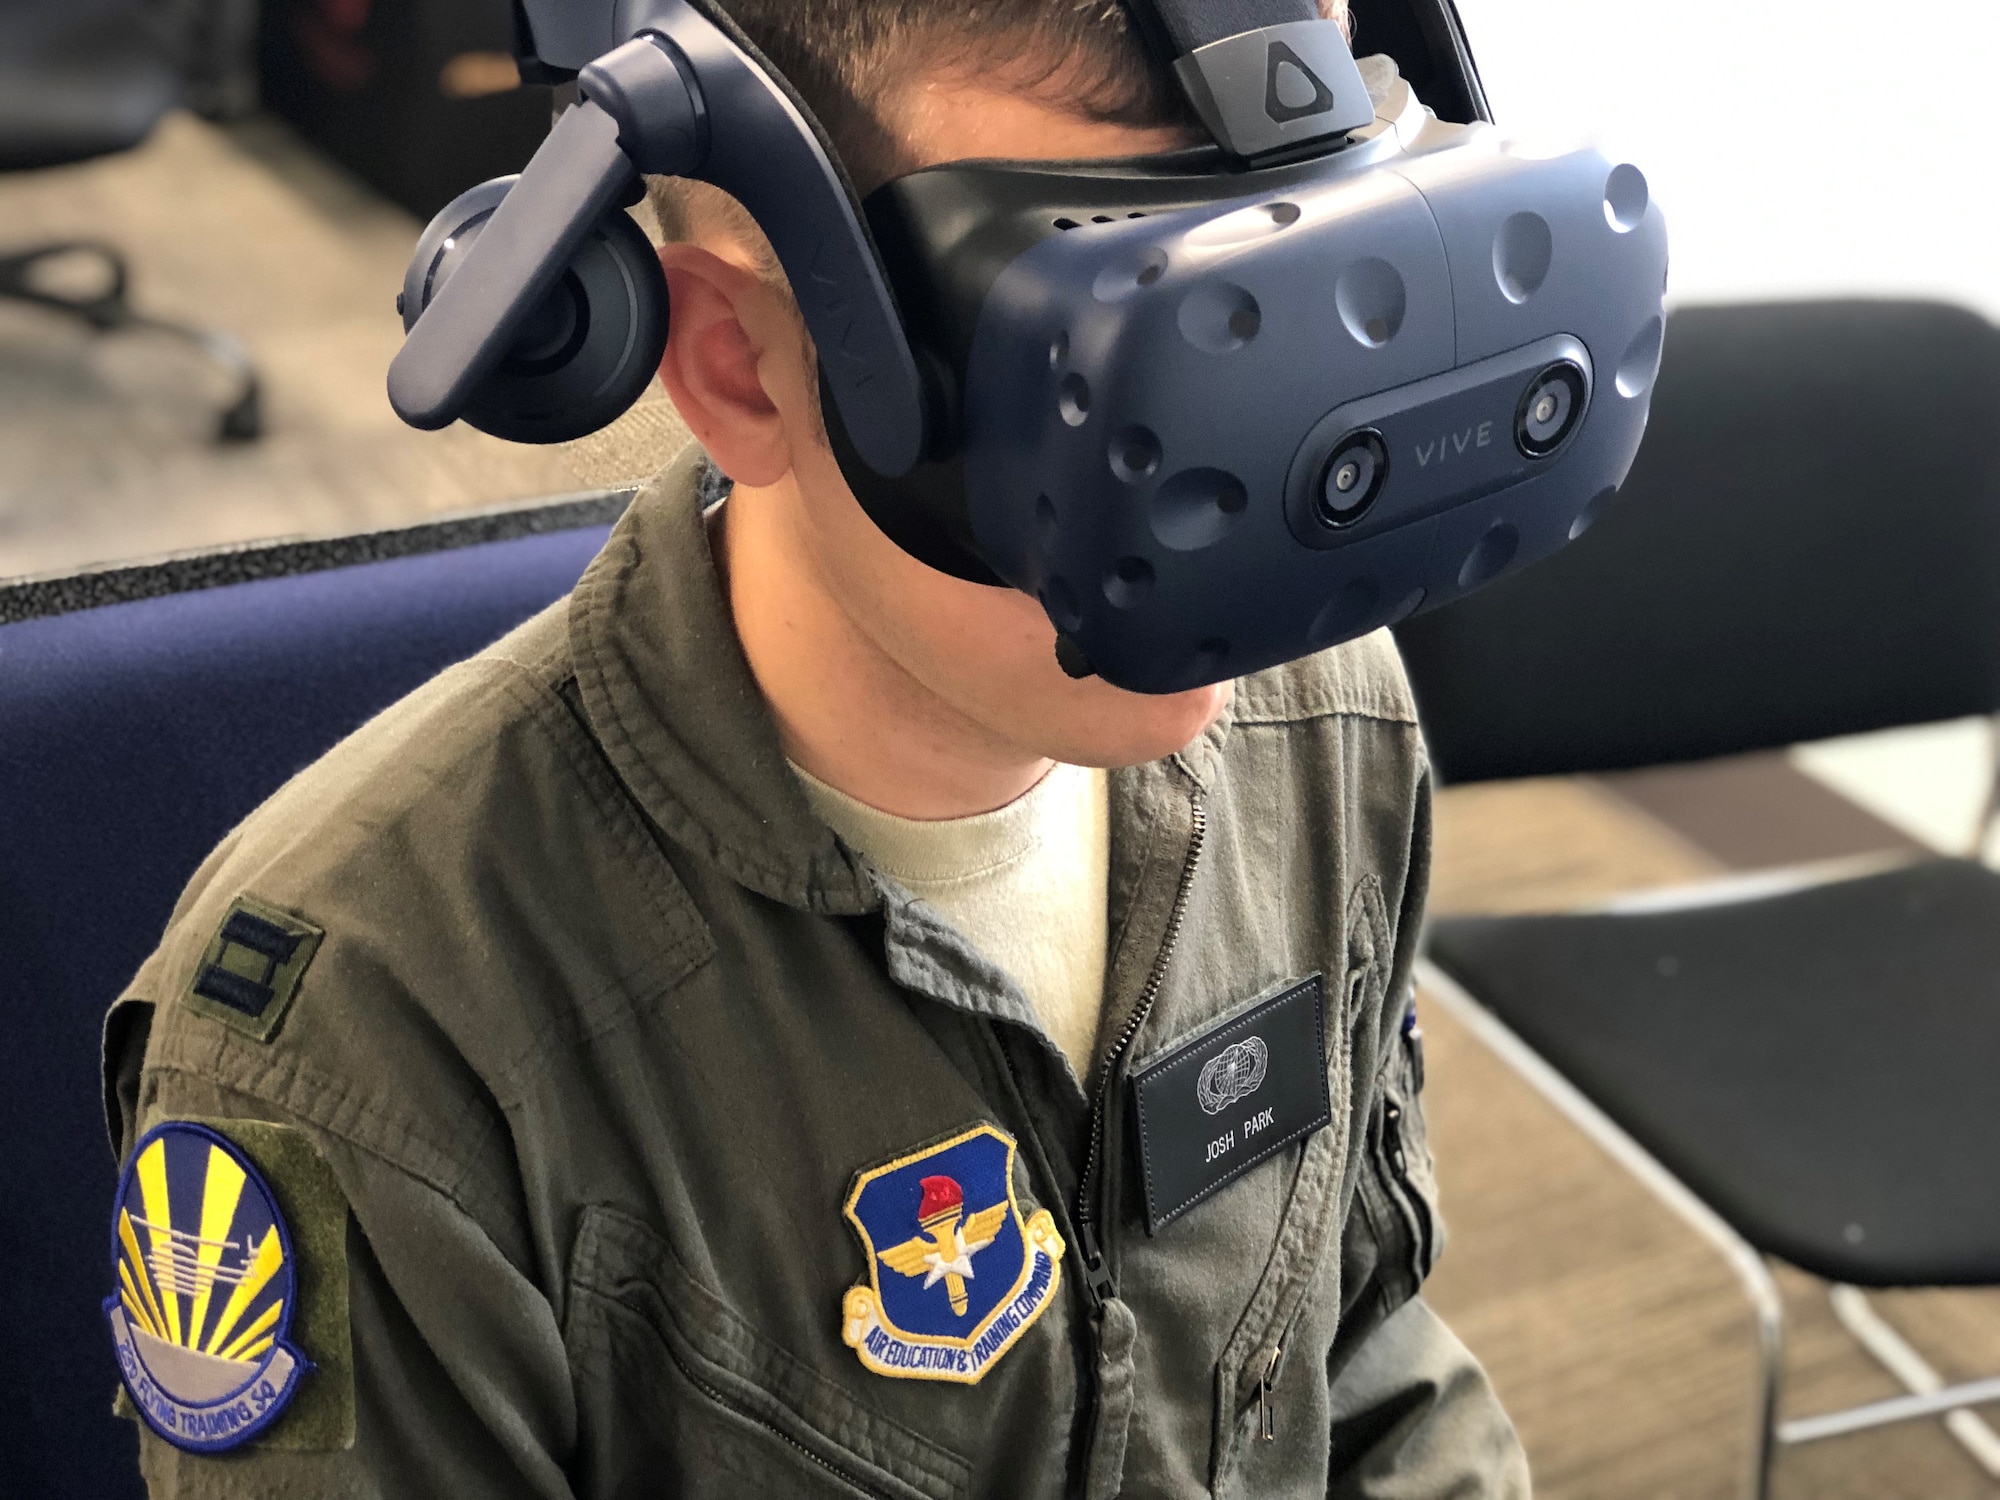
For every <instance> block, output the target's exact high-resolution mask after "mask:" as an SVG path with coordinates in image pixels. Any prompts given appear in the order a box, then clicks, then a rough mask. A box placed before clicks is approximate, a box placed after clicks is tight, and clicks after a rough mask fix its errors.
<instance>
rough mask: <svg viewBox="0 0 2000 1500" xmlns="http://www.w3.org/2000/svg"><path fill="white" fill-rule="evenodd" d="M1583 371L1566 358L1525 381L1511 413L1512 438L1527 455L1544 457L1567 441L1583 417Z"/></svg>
mask: <svg viewBox="0 0 2000 1500" xmlns="http://www.w3.org/2000/svg"><path fill="white" fill-rule="evenodd" d="M1583 404H1584V403H1583V371H1581V370H1579V369H1578V368H1577V367H1576V366H1575V365H1573V364H1571V363H1570V362H1569V361H1568V360H1564V361H1563V362H1562V363H1560V364H1554V365H1550V366H1549V367H1548V368H1547V369H1545V370H1543V371H1542V372H1541V374H1539V375H1537V376H1536V377H1535V378H1534V379H1533V380H1531V381H1529V382H1528V389H1527V392H1526V394H1524V395H1523V396H1522V397H1521V405H1520V408H1519V409H1518V410H1517V411H1516V412H1515V414H1514V441H1515V442H1516V443H1518V444H1519V445H1520V448H1521V451H1522V452H1523V453H1525V454H1527V455H1528V457H1530V458H1547V457H1548V456H1549V455H1550V454H1551V453H1553V452H1555V451H1556V449H1558V448H1560V447H1561V446H1562V445H1563V444H1564V443H1565V442H1567V441H1568V439H1569V435H1570V434H1571V433H1572V432H1574V431H1576V427H1577V423H1578V421H1580V420H1581V419H1582V416H1583Z"/></svg>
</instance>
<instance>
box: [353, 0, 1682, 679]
mask: <svg viewBox="0 0 2000 1500" xmlns="http://www.w3.org/2000/svg"><path fill="white" fill-rule="evenodd" d="M1128 6H1129V9H1130V11H1131V14H1132V16H1133V18H1134V21H1135V22H1136V23H1137V25H1138V29H1139V31H1140V33H1141V35H1142V36H1143V37H1144V38H1145V39H1146V42H1147V46H1148V48H1149V50H1150V51H1151V53H1152V55H1153V57H1154V59H1155V62H1156V64H1157V65H1158V66H1160V67H1162V68H1164V69H1167V70H1168V71H1169V72H1170V73H1171V76H1172V78H1173V79H1174V81H1175V84H1176V86H1177V87H1179V88H1181V89H1183V90H1184V91H1185V93H1186V96H1187V98H1188V99H1189V101H1190V102H1191V104H1192V105H1193V107H1194V110H1195V112H1196V113H1197V114H1198V115H1199V117H1200V119H1201V121H1202V123H1203V125H1204V126H1205V127H1206V129H1207V131H1208V133H1209V135H1210V136H1211V137H1212V138H1213V140H1212V144H1208V145H1203V146H1201V147H1199V148H1197V149H1193V150H1187V151H1180V152H1175V153H1171V154H1166V155H1159V156H1151V157H1141V158H1123V159H1116V160H1095V161H1064V162H1013V161H974V162H959V163H953V164H951V165H947V166H940V167H932V168H928V169H925V170H922V171H917V172H913V173H911V174H910V175H908V176H905V177H902V178H900V179H898V180H896V181H893V182H890V183H888V184H887V185H885V186H883V187H881V188H879V189H878V190H876V191H875V192H873V193H872V194H870V196H869V197H868V199H867V200H866V201H865V202H863V201H860V200H858V199H857V197H856V195H855V192H854V190H853V187H852V185H851V184H850V183H849V181H848V179H847V176H846V174H845V172H844V171H843V170H842V168H841V165H840V162H839V160H838V158H837V156H836V155H835V153H834V150H833V148H832V146H831V144H830V143H829V141H828V139H827V137H826V135H825V133H824V131H823V130H822V129H821V128H820V126H819V124H818V123H817V122H816V121H815V120H814V118H813V116H812V113H811V111H810V110H808V109H807V107H806V105H805V104H804V102H803V101H802V100H801V99H800V98H799V97H798V95H797V94H796V92H794V91H793V89H792V88H791V87H790V86H789V85H788V84H787V83H786V81H785V80H784V79H783V78H782V77H781V76H779V74H778V73H777V71H776V70H775V69H774V68H773V67H772V66H771V64H770V63H769V62H768V61H767V60H766V59H765V58H764V57H763V56H762V54H761V53H759V52H758V50H757V48H756V47H755V46H754V45H753V44H752V43H751V41H750V39H749V38H748V37H747V36H745V35H744V34H743V32H742V31H741V29H740V28H739V27H738V26H736V24H735V23H734V22H732V21H731V20H730V18H729V16H728V14H727V12H726V10H725V9H724V7H723V4H722V3H720V0H599V3H584V0H520V5H519V6H518V9H519V12H520V15H521V18H522V22H523V27H524V35H523V52H524V59H525V63H526V65H527V66H529V67H530V68H531V69H533V70H534V76H539V77H543V78H556V79H560V78H564V77H568V76H571V74H572V72H573V75H574V77H575V79H576V83H577V90H578V94H579V96H580V102H579V103H578V104H576V105H575V106H574V107H572V108H570V109H568V110H566V111H565V112H564V113H563V114H562V115H561V116H560V118H558V119H557V121H556V123H555V126H554V128H553V130H552V131H551V133H550V135H549V137H548V139H547V140H546V141H545V142H544V144H543V145H542V147H541V149H540V150H539V151H537V152H536V154H535V157H534V159H533V160H532V161H531V162H530V163H529V164H528V167H527V169H526V170H525V171H524V172H523V173H522V174H521V175H520V176H519V177H518V178H506V179H501V180H498V181H495V182H489V183H485V184H482V185H481V186H479V187H476V188H473V189H472V190H471V191H469V192H467V193H466V194H464V195H463V196H461V197H460V198H459V199H457V200H456V201H455V202H453V203H452V204H451V205H449V206H448V207H447V208H446V209H445V210H444V211H443V212H442V213H441V214H439V215H438V217H437V218H436V219H435V220H434V221H433V222H432V223H431V225H430V227H429V228H428V229H427V230H426V232H425V234H424V236H423V239H422V241H421V243H420V244H419V246H418V249H417V254H416V257H415V259H414V261H413V262H412V264H411V266H410V269H409V273H408V276H407V277H406V279H405V282H404V287H403V294H402V297H401V298H400V299H399V306H400V310H401V312H402V315H403V319H404V326H405V329H406V330H407V333H408V337H407V340H406V342H405V344H404V346H403V348H402V350H401V351H400V353H399V354H398V355H397V357H396V360H395V362H394V364H393V365H392V366H391V368H390V372H389V395H390V400H391V402H392V404H393V405H394V406H395V409H396V410H397V412H398V413H399V414H400V415H401V416H402V417H403V419H404V420H405V421H407V422H410V423H411V424H413V425H414V426H417V427H424V428H435V427H442V426H444V425H446V424H447V423H449V422H451V421H453V420H454V419H457V418H461V417H462V418H464V419H465V420H466V421H468V422H470V423H471V424H472V425H473V426H475V427H478V428H480V429H481V430H483V431H485V432H489V433H492V434H494V435H496V436H499V437H503V438H509V439H513V440H516V441H524V442H557V441H562V440H566V439H570V438H575V437H579V436H581V435H583V434H585V433H587V432H591V431H594V430H596V429H597V428H600V427H603V426H605V425H606V424H608V423H609V422H611V421H612V420H614V419H615V418H616V417H617V416H618V415H619V414H620V413H621V412H623V411H624V410H625V409H626V408H627V407H629V406H630V405H631V403H632V402H633V401H635V400H636V399H637V398H638V396H639V394H640V392H641V391H642V390H643V389H644V388H645V386H646V384H647V383H648V381H650V379H651V378H652V375H653V373H654V370H655V369H656V367H657V366H658V364H659V361H660V356H661V353H662V351H663V349H664V347H665V341H666V333H667V325H668V316H669V309H668V300H667V289H666V284H665V281H664V279H663V277H662V274H661V272H660V268H659V264H658V261H657V259H656V257H655V256H654V254H653V252H652V250H651V248H650V246H649V245H648V244H647V242H646V239H645V237H644V235H643V234H642V233H641V232H640V230H639V229H638V227H637V226H636V225H635V224H634V223H633V221H632V220H631V218H630V217H629V216H628V215H627V214H626V213H625V212H624V209H625V207H627V206H629V205H630V204H632V203H634V202H636V201H637V200H638V198H639V196H640V194H641V192H642V184H641V174H646V173H665V174H671V175H675V176H683V177H693V178H700V179H702V180H705V181H707V182H711V183H713V184H715V185H716V186H717V187H720V188H722V189H724V190H726V191H727V192H729V193H731V194H733V195H734V196H735V197H736V198H738V199H739V200H740V201H741V202H742V203H743V204H744V206H745V207H746V208H748V209H749V211H750V212H751V213H752V214H753V215H754V216H755V217H756V219H757V221H758V223H759V225H760V226H761V227H762V228H763V230H764V231H765V233H766V234H767V235H768V236H769V238H770V240H771V243H772V245H773V247H774V248H775V249H776V251H777V255H778V259H779V261H780V263H781V264H782V265H783V267H784V269H785V272H786V274H787V275H788V277H789V278H790V281H791V286H792V289H793V291H794V292H795V293H796V295H797V298H798V302H799V306H800V308H801V310H802V312H803V314H804V317H805V322H806V326H807V328H808V329H809V331H810V332H811V334H812V337H813V340H814V343H815V345H816V348H817V353H818V364H819V375H820V383H821V388H822V389H821V393H822V406H823V409H824V413H825V418H826V426H827V432H828V435H829V438H830V440H831V442H832V446H833V450H834V453H835V455H836V456H837V457H838V459H839V463H840V468H841V471H842V473H843V474H844V476H845V477H846V479H847V482H848V484H849V486H850V487H851V488H852V489H853V491H854V494H855V496H856V497H857V498H858V499H859V501H860V503H861V505H862V506H863V507H864V509H865V510H866V511H867V513H868V514H869V516H870V517H871V518H873V520H874V521H875V523H876V524H877V525H878V526H879V527H880V528H881V529H882V530H883V532H885V533H886V534H887V535H888V536H889V537H890V538H891V539H892V540H894V541H895V542H896V543H897V545H898V546H900V547H902V548H903V549H904V550H905V551H906V552H908V553H909V554H910V555H912V556H914V557H916V558H918V559H919V560H921V561H922V562H924V563H927V564H929V565H930V566H932V567H935V568H939V569H942V570H943V571H945V572H947V573H950V574H953V575H956V576H957V577H960V578H964V579H969V580H973V581H976V582H979V583H986V584H998V585H1004V586H1007V587H1012V588H1017V589H1021V590H1023V591H1025V592H1027V593H1029V594H1032V595H1034V596H1035V597H1036V598H1037V599H1039V600H1040V601H1041V604H1042V606H1043V608H1044V609H1045V610H1046V611H1047V613H1048V615H1049V618H1050V619H1051V620H1052V621H1053V622H1054V624H1055V626H1056V629H1057V632H1058V635H1057V656H1058V659H1059V660H1060V661H1061V662H1062V664H1063V666H1064V668H1065V669H1066V670H1067V671H1069V672H1070V673H1071V674H1072V675H1076V676H1082V675H1087V674H1089V673H1092V672H1096V673H1099V674H1101V675H1102V676H1103V677H1104V678H1105V679H1106V680H1107V681H1109V682H1112V683H1114V684H1116V685H1117V686H1119V687H1122V688H1128V689H1132V690H1134V691H1138V692H1152V693H1160V692H1173V691H1177V690H1181V689H1185V688H1190V687H1195V686H1199V685H1202V684H1205V683H1209V682H1214V681H1219V680H1221V679H1223V678H1226V677H1233V676H1238V675H1241V674H1243V673H1246V672H1251V671H1255V670H1257V669H1259V668H1262V667H1267V666H1271V665H1274V664H1276V663H1279V662H1284V661H1289V660H1291V659H1293V658H1295V657H1299V656H1303V655H1305V654H1307V653H1308V652H1312V651H1316V650H1319V649H1321V648H1322V647H1326V646H1330V645H1334V644H1336V643H1338V642H1340V641H1343V640H1348V639H1351V638H1353V637H1355V636H1359V635H1362V634H1364V633H1366V632H1368V631H1371V630H1374V629H1377V628H1378V627H1380V626H1383V625H1388V624H1393V623H1395V622H1397V621H1399V620H1401V619H1404V618H1406V617H1407V616H1409V615H1411V614H1413V613H1415V612H1416V611H1417V610H1420V609H1426V608H1431V607H1435V606H1436V605H1439V604H1443V603H1445V602H1447V601H1449V600H1451V599H1454V598H1456V597H1458V596H1459V595H1461V594H1463V593H1465V592H1467V591H1468V590H1471V589H1474V588H1478V587H1480V586H1481V585H1483V584H1485V583H1488V582H1490V581H1492V580H1493V579H1494V578H1496V577H1498V576H1499V575H1501V574H1502V573H1504V572H1506V571H1507V570H1509V569H1511V568H1515V567H1519V566H1521V565H1522V564H1525V563H1527V562H1530V561H1532V560H1534V559H1536V558H1539V557H1542V556H1545V555H1546V554H1548V553H1550V552H1552V551H1554V550H1555V549H1556V548H1558V547H1560V546H1562V545H1563V543H1564V542H1566V541H1568V540H1570V539H1572V538H1574V537H1576V536H1578V535H1581V533H1582V531H1583V529H1584V528H1585V527H1586V526H1587V525H1588V524H1589V523H1590V521H1591V519H1592V518H1593V516H1594V515H1595V514H1596V512H1597V509H1598V507H1599V506H1600V505H1601V503H1602V502H1603V501H1604V500H1605V499H1606V498H1607V497H1608V496H1610V495H1611V494H1612V493H1613V492H1614V491H1615V489H1616V487H1617V486H1618V484H1619V483H1620V482H1621V481H1622V480H1623V478H1624V476H1625V473H1626V470H1627V469H1628V468H1629V467H1630V464H1631V461H1632V457H1633V455H1634V453H1635V452H1636V450H1637V448H1638V445H1639V439H1640V436H1641V434H1642V433H1643V432H1644V430H1645V425H1646V410H1647V403H1648V399H1649V395H1650V391H1651V388H1652V383H1653V377H1654V374H1655V372H1656V370H1657V368H1658V364H1659V357H1660V340H1661V333H1662V328H1663V317H1662V297H1663V295H1664V292H1665V285H1666V268H1667V244H1666V230H1665V226H1664V224H1663V222H1662V219H1661V215H1660V212H1659V210H1658V209H1657V208H1656V207H1655V206H1654V205H1653V204H1652V203H1651V201H1650V199H1649V196H1648V192H1647V187H1646V181H1645V178H1644V177H1643V176H1642V175H1641V174H1640V173H1639V171H1638V169H1637V168H1635V167H1632V166H1630V165H1615V164H1613V163H1612V162H1611V161H1609V160H1607V159H1606V158H1605V157H1603V156H1601V155H1600V154H1598V153H1597V152H1595V151H1588V150H1585V151H1577V152H1572V153H1569V154H1565V155H1554V156H1550V155H1543V154H1534V153H1531V152H1529V151H1525V150H1522V149H1519V148H1517V147H1516V146H1515V145H1513V144H1512V143H1510V142H1509V141H1508V140H1507V139H1506V138H1505V137H1504V136H1502V135H1501V134H1500V133H1499V132H1498V131H1496V130H1495V129H1494V128H1493V127H1492V125H1491V124H1490V123H1488V122H1487V121H1488V116H1487V110H1486V106H1485V100H1484V94H1483V92H1482V90H1481V88H1480V84H1479V79H1478V75H1477V73H1476V72H1475V70H1474V68H1473V64H1472V59H1471V55H1470V53H1469V52H1468V50H1467V48H1466V44H1465V38H1464V34H1463V32H1462V29H1461V27H1460V25H1459V21H1458V17H1457V14H1456V12H1455V11H1454V9H1453V8H1452V4H1451V0H1356V4H1355V18H1356V23H1357V33H1356V35H1357V40H1358V42H1360V43H1361V44H1363V50H1364V51H1365V50H1366V49H1367V46H1368V45H1369V44H1371V43H1374V44H1377V45H1380V46H1382V47H1383V48H1384V50H1385V51H1387V52H1388V53H1389V54H1390V56H1389V57H1388V58H1383V57H1374V56H1371V57H1368V58H1367V59H1366V61H1365V63H1364V64H1363V65H1359V66H1358V65H1357V64H1356V62H1355V59H1354V55H1353V53H1352V52H1351V51H1350V49H1349V45H1348V42H1347V40H1346V38H1345V36H1344V35H1343V33H1342V31H1341V29H1340V27H1339V26H1338V25H1337V24H1335V23H1333V22H1329V21H1325V20H1322V19H1320V18H1319V14H1318V11H1317V9H1316V7H1315V5H1314V3H1313V0H1128ZM1364 71H1365V72H1366V73H1367V75H1368V76H1367V77H1366V78H1364ZM1371 89H1372V91H1371Z"/></svg>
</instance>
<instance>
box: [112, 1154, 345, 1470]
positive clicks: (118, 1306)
mask: <svg viewBox="0 0 2000 1500" xmlns="http://www.w3.org/2000/svg"><path fill="white" fill-rule="evenodd" d="M111 1263H112V1272H113V1275H114V1276H116V1278H117V1284H118V1290H117V1291H116V1292H115V1293H113V1294H112V1295H111V1296H110V1297H108V1298H106V1299H105V1302H104V1315H105V1317H106V1318H108V1319H109V1320H110V1323H111V1341H112V1343H113V1345H114V1346H115V1348H116V1351H117V1355H118V1368H119V1370H120V1371H121V1372H122V1373H123V1375H124V1377H125V1387H126V1389H127V1390H128V1391H129V1392H130V1393H131V1396H132V1402H133V1404H134V1405H135V1406H137V1407H138V1409H139V1413H140V1415H141V1416H143V1417H144V1418H145V1420H146V1425H147V1426H149V1427H151V1428H152V1429H153V1431H155V1432H157V1433H158V1434H159V1435H160V1436H161V1437H163V1438H165V1439H166V1440H167V1441H168V1442H170V1443H172V1444H173V1445H174V1446H175V1447H177V1448H185V1449H187V1450H188V1451H189V1452H191V1453H221V1452H223V1451H225V1450H227V1449H230V1448H234V1447H236V1446H237V1445H238V1444H239V1443H243V1442H246V1441H248V1440H249V1439H250V1438H252V1437H254V1436H256V1435H257V1433H259V1432H261V1431H262V1430H263V1429H264V1428H266V1427H268V1426H269V1425H270V1424H271V1422H272V1421H273V1420H275V1419H276V1417H277V1415H278V1413H280V1412H281V1411H283V1410H284V1409H285V1406H286V1404H287V1403H288V1402H289V1401H290V1400H291V1399H292V1394H293V1392H294V1390H295V1389H296V1388H297V1386H298V1380H299V1376H300V1375H302V1374H303V1373H305V1372H306V1371H307V1370H310V1369H311V1368H312V1363H311V1361H309V1360H307V1359H306V1357H305V1356H304V1355H303V1354H301V1353H300V1352H299V1351H298V1349H297V1348H295V1347H294V1346H293V1345H291V1344H288V1343H286V1342H285V1334H286V1332H287V1330H288V1329H289V1328H290V1326H291V1321H292V1312H293V1308H294V1304H295V1303H296V1301H297V1296H296V1287H297V1276H296V1267H295V1262H294V1261H293V1259H292V1242H291V1234H290V1232H289V1231H288V1230H287V1229H286V1227H285V1221H284V1219H283V1217H282V1216H281V1215H280V1214H279V1212H278V1203H277V1200H276V1199H275V1198H274V1197H272V1196H271V1190H270V1188H269V1187H268V1186H266V1185H265V1182H264V1179H263V1178H262V1177H260V1176H259V1175H258V1174H257V1169H256V1168H255V1167H254V1166H252V1165H251V1164H250V1161H249V1158H247V1157H246V1156H244V1155H243V1153H242V1152H241V1151H239V1150H238V1149H237V1148H236V1146H235V1145H234V1144H233V1143H231V1142H230V1141H228V1140H227V1139H225V1138H224V1137H222V1136H220V1135H218V1134H216V1133H215V1132H214V1131H213V1130H209V1129H207V1128H206V1127H204V1126H200V1125H195V1124H191V1123H189V1122H188V1121H185V1120H169V1121H166V1122H165V1123H164V1124H161V1125H156V1126H154V1127H153V1128H152V1129H151V1130H149V1131H147V1132H146V1134H145V1135H144V1136H142V1137H141V1138H140V1140H139V1145H138V1149H137V1150H135V1151H134V1152H133V1153H132V1159H131V1161H130V1162H128V1163H127V1164H126V1167H125V1171H124V1175H123V1176H121V1177H120V1178H119V1180H118V1199H117V1205H116V1208H115V1210H114V1212H113V1218H112V1225H111Z"/></svg>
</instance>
